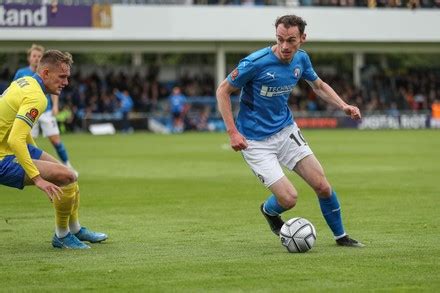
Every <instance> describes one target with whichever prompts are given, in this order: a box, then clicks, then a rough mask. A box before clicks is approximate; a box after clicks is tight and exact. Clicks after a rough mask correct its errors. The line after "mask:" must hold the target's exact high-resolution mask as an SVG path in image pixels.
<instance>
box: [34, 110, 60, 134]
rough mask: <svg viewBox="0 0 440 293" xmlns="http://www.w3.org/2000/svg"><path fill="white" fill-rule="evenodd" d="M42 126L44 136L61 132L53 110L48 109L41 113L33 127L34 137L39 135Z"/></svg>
mask: <svg viewBox="0 0 440 293" xmlns="http://www.w3.org/2000/svg"><path fill="white" fill-rule="evenodd" d="M40 127H41V130H42V131H43V136H44V137H47V136H54V135H59V134H60V130H59V128H58V123H57V119H56V118H55V117H54V116H53V114H52V111H46V112H44V113H43V114H41V116H40V118H39V119H38V121H37V123H35V124H34V127H32V130H31V135H32V137H38V135H39V133H40Z"/></svg>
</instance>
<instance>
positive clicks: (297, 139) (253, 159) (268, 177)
mask: <svg viewBox="0 0 440 293" xmlns="http://www.w3.org/2000/svg"><path fill="white" fill-rule="evenodd" d="M241 153H242V155H243V157H244V159H245V161H246V163H247V164H248V165H249V167H251V169H252V171H253V172H254V174H255V175H256V176H257V177H258V178H259V179H260V181H261V182H262V183H263V184H264V185H265V186H266V187H269V186H271V185H272V184H273V183H275V182H276V181H278V180H280V179H281V178H282V177H283V176H284V172H283V169H282V167H281V165H283V166H284V167H286V168H287V169H289V170H291V171H293V168H294V167H295V165H296V164H297V163H298V162H299V161H301V160H302V159H304V158H305V157H307V156H309V155H311V154H313V152H312V150H311V149H310V147H309V145H308V144H307V142H306V141H305V140H304V138H303V136H302V134H301V132H300V130H299V128H298V126H297V125H296V124H294V125H289V126H287V127H285V128H283V129H282V130H281V131H280V132H278V133H276V134H274V135H272V136H270V137H268V138H266V139H264V140H262V141H256V140H248V147H247V149H245V150H242V151H241Z"/></svg>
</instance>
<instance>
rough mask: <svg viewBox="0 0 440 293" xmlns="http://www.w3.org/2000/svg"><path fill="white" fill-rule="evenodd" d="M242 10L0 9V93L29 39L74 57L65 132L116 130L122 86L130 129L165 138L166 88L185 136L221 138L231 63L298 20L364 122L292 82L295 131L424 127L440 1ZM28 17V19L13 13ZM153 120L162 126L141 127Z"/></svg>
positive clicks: (438, 75) (434, 78)
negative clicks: (179, 108) (220, 93)
mask: <svg viewBox="0 0 440 293" xmlns="http://www.w3.org/2000/svg"><path fill="white" fill-rule="evenodd" d="M18 2H20V1H18ZM118 2H119V1H114V3H118ZM244 2H245V3H244ZM244 2H243V5H195V4H194V5H188V4H189V3H188V1H182V2H179V1H168V2H167V1H159V2H156V3H162V4H164V5H148V3H153V2H149V1H143V2H142V1H141V2H136V1H133V2H122V3H120V2H119V4H114V5H108V4H103V5H93V6H90V5H89V6H87V5H84V4H89V3H91V2H87V1H70V2H69V1H65V2H64V1H60V2H59V3H58V5H57V6H53V7H52V6H48V7H47V8H46V10H45V11H46V12H45V13H44V15H43V13H42V11H41V9H40V6H39V5H36V4H37V2H36V1H34V2H32V1H30V2H27V3H30V4H31V5H30V6H26V5H19V6H17V7H15V6H14V5H13V4H10V1H9V2H5V4H3V6H2V7H4V8H3V10H4V12H5V13H4V14H3V15H2V16H3V18H4V20H3V21H1V22H0V23H2V24H3V25H2V26H3V28H2V29H1V31H0V40H1V41H0V44H1V50H0V54H1V55H0V61H1V67H0V68H1V69H0V72H1V74H0V90H2V89H4V88H5V87H6V86H7V84H8V82H9V81H10V80H11V77H12V75H13V73H14V72H15V70H16V68H18V67H19V66H25V65H26V60H25V54H24V53H25V51H26V49H27V48H28V47H29V46H30V44H31V43H33V42H37V43H40V44H42V45H44V46H45V47H46V48H58V49H61V50H66V51H69V52H71V53H73V55H74V58H75V62H76V63H75V67H74V69H73V75H72V78H71V86H70V87H69V88H67V89H66V90H65V91H64V93H63V95H62V96H61V107H62V108H64V109H65V110H66V111H64V112H63V113H62V114H61V116H60V120H61V121H62V124H66V125H65V126H66V129H67V131H84V130H85V131H87V129H88V126H89V125H90V124H91V123H100V122H108V121H110V122H113V123H114V124H115V126H116V127H117V128H120V124H121V123H120V121H119V120H120V118H121V117H120V115H118V114H117V112H118V111H117V110H118V102H117V99H116V97H115V95H114V92H113V91H114V89H115V88H117V89H119V90H123V89H127V90H128V91H129V94H130V96H131V97H132V99H133V101H134V109H133V111H132V113H130V120H131V124H132V127H134V128H135V129H144V130H155V131H164V130H166V129H167V128H169V124H170V115H168V111H169V106H168V96H169V94H170V92H171V88H172V87H173V86H174V85H180V86H181V87H182V88H183V91H184V94H186V95H187V96H188V97H189V99H188V104H189V106H188V109H187V111H188V112H187V115H186V119H185V125H186V129H187V130H194V129H196V130H223V124H222V122H221V119H220V117H219V115H218V112H217V111H216V107H215V98H214V94H215V88H216V85H217V84H218V83H219V81H221V80H222V79H223V78H224V77H225V76H226V75H227V73H228V72H230V71H231V70H232V69H233V68H234V66H235V65H236V64H237V62H238V61H239V60H240V58H241V57H244V56H246V54H248V53H249V52H251V51H253V50H255V49H258V48H261V47H264V46H268V45H269V44H271V43H273V41H274V28H273V23H274V20H275V18H276V17H277V16H279V15H282V14H285V13H289V12H292V13H297V14H299V15H301V16H303V17H304V18H305V19H306V20H307V22H308V26H307V29H306V33H307V35H308V41H307V43H306V44H305V45H304V46H303V48H304V49H305V50H307V51H308V52H309V53H310V55H311V58H312V61H313V62H314V65H315V67H316V70H317V72H318V74H319V75H320V76H321V78H322V79H324V80H326V81H327V82H328V83H329V84H331V85H332V86H333V87H334V88H335V89H336V91H337V92H338V93H340V95H341V96H342V97H343V98H344V99H345V100H346V101H348V102H350V103H353V104H356V105H358V106H359V108H360V109H361V110H362V112H363V113H364V116H365V119H364V120H363V122H361V123H360V124H353V123H351V122H350V121H349V119H348V120H347V119H345V118H344V117H343V115H341V113H339V112H338V111H335V109H333V108H331V107H330V106H329V105H326V104H325V103H324V102H322V101H320V99H319V98H318V97H316V95H314V93H313V92H312V91H311V90H310V88H309V87H308V86H307V85H306V84H305V83H302V84H301V85H300V86H299V87H297V88H296V89H295V90H294V91H293V92H292V95H291V100H290V105H291V108H292V109H293V110H294V111H295V116H296V117H297V118H301V119H298V121H297V122H298V123H299V124H300V125H301V127H303V128H305V127H318V128H333V127H358V128H426V127H430V126H431V124H430V114H431V106H432V104H433V103H434V101H435V99H436V98H438V97H440V69H439V68H440V61H439V60H440V58H439V56H440V55H439V54H440V53H439V52H440V44H439V40H440V32H439V30H437V29H434V28H436V27H439V26H440V18H439V12H438V8H437V6H438V2H435V1H431V2H429V1H425V2H424V1H422V2H420V3H418V4H417V5H418V6H419V8H417V9H409V8H407V6H408V5H411V3H412V2H411V3H406V2H398V3H400V7H399V5H397V4H396V3H397V2H396V3H394V2H392V1H390V2H386V3H385V2H384V3H382V2H380V3H376V6H379V7H381V6H388V7H385V8H368V7H362V6H368V5H369V6H370V7H374V5H373V4H374V3H373V2H371V1H370V2H368V3H367V2H366V3H363V2H359V3H358V2H353V3H352V2H347V3H346V2H345V1H337V2H335V3H333V4H332V3H327V2H322V3H320V2H319V1H318V3H314V7H309V6H306V5H307V3H303V2H301V3H296V2H295V1H286V2H282V1H278V2H276V1H273V2H270V1H269V2H266V5H258V4H261V3H260V2H258V1H257V2H256V3H254V5H250V4H252V3H251V2H249V1H244ZM20 3H26V1H22V2H20ZM94 3H95V2H94ZM105 3H109V2H105ZM130 3H132V5H129V4H130ZM135 3H137V4H135ZM142 3H144V4H142ZM166 3H182V5H166ZM209 3H210V2H209ZM220 3H222V2H220ZM225 3H228V2H225ZM233 3H240V2H234V1H231V4H233ZM262 3H264V2H262ZM393 3H394V4H393ZM64 4H70V5H64ZM269 4H271V5H269ZM275 4H278V5H275ZM336 4H337V5H336ZM32 5H33V6H32ZM318 5H334V6H339V7H322V6H319V7H317V6H318ZM354 5H357V6H354ZM341 6H346V7H341ZM389 6H397V7H394V8H393V9H391V7H389ZM54 7H55V8H56V10H53V9H54ZM426 7H431V8H429V9H428V8H426ZM8 9H9V10H10V9H12V10H14V9H16V13H17V14H19V15H20V16H19V17H17V21H16V22H14V21H13V18H11V19H9V20H8V19H7V16H8ZM17 9H18V10H17ZM26 9H28V10H31V11H33V13H34V14H33V17H34V18H32V17H26V15H24V16H23V15H22V14H23V13H24V12H23V11H24V10H26ZM20 11H21V12H20ZM20 13H22V14H20ZM38 13H40V14H38ZM61 20H62V21H61ZM20 21H22V22H20ZM44 22H46V23H44ZM237 101H238V99H237V98H235V99H234V109H235V110H236V109H237V107H236V106H237ZM66 117H67V118H66ZM151 119H154V120H155V121H153V122H159V123H161V124H162V125H164V126H165V127H164V128H159V129H157V127H151V125H152V123H151ZM161 124H159V125H161ZM154 125H157V123H154ZM63 128H64V125H63Z"/></svg>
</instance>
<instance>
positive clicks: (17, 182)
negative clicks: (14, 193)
mask: <svg viewBox="0 0 440 293" xmlns="http://www.w3.org/2000/svg"><path fill="white" fill-rule="evenodd" d="M27 147H28V150H29V153H30V155H31V158H32V159H35V160H38V159H40V157H41V155H42V154H43V151H42V150H40V149H39V148H37V147H35V146H33V145H30V144H28V146H27ZM25 175H26V173H25V171H24V169H23V167H22V166H21V165H20V164H19V163H18V162H17V158H16V157H15V156H14V155H9V156H6V157H4V158H3V159H1V160H0V184H1V185H6V186H10V187H14V188H18V189H23V188H24V178H25Z"/></svg>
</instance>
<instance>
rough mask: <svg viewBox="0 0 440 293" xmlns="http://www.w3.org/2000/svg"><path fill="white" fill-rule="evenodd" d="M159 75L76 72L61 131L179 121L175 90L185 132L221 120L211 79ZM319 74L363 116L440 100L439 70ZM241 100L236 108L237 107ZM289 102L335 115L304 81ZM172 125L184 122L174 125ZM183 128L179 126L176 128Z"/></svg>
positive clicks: (64, 98)
mask: <svg viewBox="0 0 440 293" xmlns="http://www.w3.org/2000/svg"><path fill="white" fill-rule="evenodd" d="M158 74H159V69H158V68H154V67H153V70H148V71H147V72H146V73H145V74H141V73H134V74H128V73H125V72H122V71H120V72H116V71H112V72H108V73H106V74H98V73H90V74H83V73H82V72H81V71H77V72H75V73H74V74H73V75H72V77H71V80H70V84H69V86H68V87H66V88H65V89H64V90H63V92H62V95H61V96H60V108H61V109H60V117H61V118H62V119H60V120H61V121H62V122H63V125H62V127H65V128H66V130H75V129H81V128H82V127H83V124H82V123H83V121H84V119H88V118H91V117H94V116H96V115H101V116H102V115H104V117H110V118H113V119H122V121H123V127H124V129H125V130H127V131H129V130H130V126H129V125H127V123H128V122H127V121H128V115H129V114H131V115H133V113H148V114H151V115H161V116H167V117H169V118H170V120H172V119H174V120H175V119H176V118H177V116H176V115H175V114H172V112H173V111H174V110H173V105H172V104H173V98H172V93H173V91H174V92H175V91H177V89H176V87H177V88H178V94H179V95H183V96H184V97H185V99H183V98H179V99H178V100H179V101H183V102H182V103H183V105H181V106H179V107H180V108H179V109H180V110H179V112H181V114H180V115H182V116H181V117H180V118H181V119H183V120H185V125H186V126H185V127H188V128H191V129H199V130H204V129H206V127H207V120H208V119H209V118H210V117H212V116H216V115H218V113H217V112H216V100H215V81H214V78H213V76H212V75H210V74H209V73H206V72H204V73H202V74H194V75H190V74H188V73H184V74H182V75H181V76H180V78H179V79H178V80H176V81H173V82H166V83H164V82H159V81H158ZM318 74H319V76H320V77H321V79H323V80H324V81H326V82H327V83H329V84H330V85H331V86H332V87H333V88H334V89H335V90H336V92H338V93H339V94H340V95H341V97H342V98H343V99H344V100H345V101H347V102H349V103H351V104H354V105H357V106H358V107H359V108H360V109H361V111H362V112H364V113H367V112H370V113H371V112H374V111H385V112H388V113H390V114H396V115H397V114H398V112H399V111H402V110H408V111H420V110H425V111H429V110H430V109H431V105H432V104H433V103H434V101H435V100H436V99H440V70H433V69H413V70H407V71H405V72H393V71H384V70H379V69H377V68H376V67H373V68H369V67H366V68H364V70H363V72H362V85H361V87H355V86H354V85H353V82H352V76H351V74H350V73H345V74H328V73H327V74H326V73H321V72H319V70H318ZM11 80H12V74H11V73H10V72H9V71H7V70H4V71H3V72H1V73H0V91H1V92H3V90H4V89H5V88H6V86H7V85H8V84H9V82H10V81H11ZM237 94H238V93H237ZM175 100H176V99H175ZM175 100H174V101H175ZM237 101H238V99H236V100H235V103H233V104H234V107H235V108H236V107H237V103H238V102H237ZM289 103H290V105H291V108H292V109H293V111H294V112H296V113H309V114H310V112H318V111H327V112H332V111H337V109H334V108H332V106H331V105H329V104H327V103H325V102H324V101H322V100H321V99H320V98H319V97H317V96H316V95H315V93H314V92H313V91H312V90H311V88H310V87H309V86H308V85H307V84H306V83H305V82H302V81H301V82H300V83H299V84H298V86H297V87H295V89H294V90H293V91H292V94H291V98H290V101H289ZM173 115H174V116H173ZM172 117H174V118H172ZM174 123H177V124H179V123H181V122H180V121H177V122H176V120H175V122H174ZM180 128H181V125H180V124H179V125H178V126H177V128H176V129H178V130H179V129H180Z"/></svg>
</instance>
